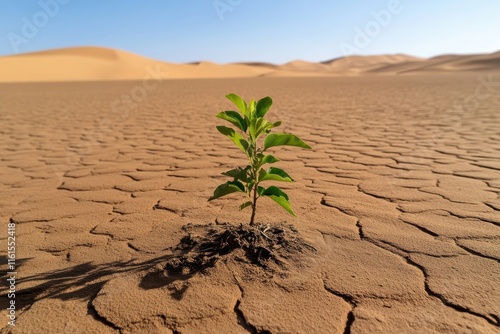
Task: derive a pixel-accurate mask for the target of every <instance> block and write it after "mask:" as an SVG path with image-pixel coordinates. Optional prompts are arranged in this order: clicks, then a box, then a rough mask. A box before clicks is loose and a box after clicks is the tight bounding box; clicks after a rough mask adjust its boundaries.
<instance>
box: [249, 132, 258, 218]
mask: <svg viewBox="0 0 500 334" xmlns="http://www.w3.org/2000/svg"><path fill="white" fill-rule="evenodd" d="M251 145H252V148H253V155H252V160H251V161H250V162H251V164H252V169H253V179H254V182H255V184H254V185H253V201H252V216H251V217H250V226H254V225H255V223H254V219H255V212H256V210H257V187H258V185H259V182H258V178H259V173H258V172H259V171H258V169H257V167H256V166H257V162H256V155H257V143H256V142H254V141H253V140H252V144H251Z"/></svg>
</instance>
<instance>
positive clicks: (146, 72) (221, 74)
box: [0, 47, 269, 82]
mask: <svg viewBox="0 0 500 334" xmlns="http://www.w3.org/2000/svg"><path fill="white" fill-rule="evenodd" d="M267 71H269V69H266V68H259V67H255V66H248V65H238V64H229V65H218V64H215V63H210V62H200V63H197V64H172V63H167V62H162V61H157V60H154V59H150V58H146V57H142V56H139V55H136V54H133V53H129V52H125V51H121V50H113V49H106V48H98V47H78V48H67V49H58V50H50V51H42V52H35V53H30V54H23V55H16V56H9V57H2V58H0V73H1V75H0V82H54V81H103V80H142V79H144V78H145V77H147V76H151V75H154V76H156V77H159V78H162V79H175V78H230V77H246V76H258V75H260V74H263V73H266V72H267Z"/></svg>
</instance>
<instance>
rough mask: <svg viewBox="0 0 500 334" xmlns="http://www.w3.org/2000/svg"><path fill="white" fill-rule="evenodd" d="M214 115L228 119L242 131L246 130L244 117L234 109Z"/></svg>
mask: <svg viewBox="0 0 500 334" xmlns="http://www.w3.org/2000/svg"><path fill="white" fill-rule="evenodd" d="M216 117H218V118H222V119H224V120H226V121H228V122H229V123H231V124H233V125H235V126H236V127H237V128H238V129H240V130H242V131H243V132H246V131H247V123H246V122H245V119H244V118H243V117H242V116H241V115H240V114H239V113H238V112H236V111H221V112H220V113H218V114H217V115H216Z"/></svg>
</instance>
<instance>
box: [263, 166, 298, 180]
mask: <svg viewBox="0 0 500 334" xmlns="http://www.w3.org/2000/svg"><path fill="white" fill-rule="evenodd" d="M268 180H269V181H271V180H272V181H281V182H294V180H293V179H292V178H291V177H290V175H288V173H287V172H285V171H284V170H283V169H281V168H276V167H271V168H269V169H268V170H267V171H265V170H263V169H261V170H260V172H259V182H260V181H268Z"/></svg>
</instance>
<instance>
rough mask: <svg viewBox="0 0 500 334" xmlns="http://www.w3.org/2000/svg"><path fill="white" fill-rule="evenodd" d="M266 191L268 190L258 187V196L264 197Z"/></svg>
mask: <svg viewBox="0 0 500 334" xmlns="http://www.w3.org/2000/svg"><path fill="white" fill-rule="evenodd" d="M264 191H266V188H264V187H261V186H257V194H259V196H262V194H264Z"/></svg>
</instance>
